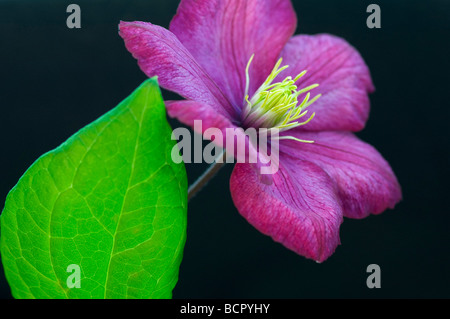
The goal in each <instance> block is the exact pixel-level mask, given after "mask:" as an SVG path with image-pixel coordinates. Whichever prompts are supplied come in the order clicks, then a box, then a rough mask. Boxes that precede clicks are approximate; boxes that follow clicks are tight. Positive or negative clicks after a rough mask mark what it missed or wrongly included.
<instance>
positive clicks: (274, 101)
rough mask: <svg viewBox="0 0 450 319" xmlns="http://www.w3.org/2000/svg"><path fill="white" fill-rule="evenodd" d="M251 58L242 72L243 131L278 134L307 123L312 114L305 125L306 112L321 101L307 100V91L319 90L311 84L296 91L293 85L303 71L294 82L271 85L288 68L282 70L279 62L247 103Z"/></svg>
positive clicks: (318, 96) (308, 93) (285, 137)
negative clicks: (250, 129)
mask: <svg viewBox="0 0 450 319" xmlns="http://www.w3.org/2000/svg"><path fill="white" fill-rule="evenodd" d="M253 57H254V55H252V57H251V58H250V60H249V61H248V64H247V68H246V70H245V75H246V87H245V98H244V104H245V107H244V109H243V112H242V123H243V125H244V126H245V127H255V128H267V129H269V134H270V131H271V130H278V133H281V132H284V131H287V130H290V129H293V128H295V127H299V126H302V125H305V124H307V123H309V121H311V120H312V119H313V118H314V115H315V113H313V114H312V115H311V116H310V117H309V118H308V119H307V120H306V121H302V120H301V119H302V118H304V116H305V115H306V113H308V110H306V108H307V107H308V106H310V105H311V104H313V103H314V102H315V101H317V99H318V98H320V96H321V95H320V94H318V95H316V96H315V97H314V98H312V99H310V97H311V94H310V92H309V91H311V90H312V89H314V88H316V87H318V86H319V84H313V85H310V86H308V87H305V88H302V89H300V88H298V87H297V86H296V85H295V83H296V82H297V81H298V80H300V79H301V78H302V77H303V76H304V75H305V74H306V70H305V71H303V72H301V73H300V74H298V75H297V76H296V77H295V78H294V79H292V77H290V76H288V77H286V78H285V79H284V80H283V81H281V82H276V83H272V82H273V81H274V80H275V78H276V77H277V76H278V75H279V74H280V73H281V72H282V71H284V70H285V69H287V68H288V67H289V66H288V65H285V66H283V67H280V66H281V62H282V60H283V59H281V58H280V59H279V60H278V62H277V64H276V65H275V67H274V68H273V70H272V72H271V73H270V75H269V76H268V77H267V79H266V81H265V82H264V83H263V84H262V85H261V86H260V87H259V89H258V90H257V91H256V92H255V94H253V96H252V97H251V98H250V99H249V96H248V89H249V84H250V77H249V72H248V71H249V68H250V64H251V63H252V60H253ZM303 93H306V95H305V97H304V99H303V100H302V102H301V103H299V102H298V97H299V95H300V94H303ZM278 139H291V140H296V141H299V142H305V143H313V141H307V140H300V139H298V138H295V137H293V136H279V137H278Z"/></svg>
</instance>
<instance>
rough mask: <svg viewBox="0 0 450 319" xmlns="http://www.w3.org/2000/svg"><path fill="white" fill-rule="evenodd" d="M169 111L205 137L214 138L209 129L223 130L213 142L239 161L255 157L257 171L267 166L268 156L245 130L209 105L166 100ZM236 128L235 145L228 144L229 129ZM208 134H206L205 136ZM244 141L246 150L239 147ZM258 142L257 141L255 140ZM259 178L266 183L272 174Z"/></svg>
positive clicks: (172, 115) (270, 180) (254, 166)
mask: <svg viewBox="0 0 450 319" xmlns="http://www.w3.org/2000/svg"><path fill="white" fill-rule="evenodd" d="M165 103H166V108H167V113H168V114H169V116H171V117H175V118H177V119H178V120H179V121H180V122H181V123H183V124H186V125H187V126H190V127H192V128H193V129H194V131H195V132H196V133H199V134H202V135H203V136H204V138H205V139H208V140H212V136H209V135H208V134H206V130H208V129H211V128H213V129H218V130H220V132H221V135H222V139H220V138H218V136H216V135H214V139H213V142H214V143H215V144H216V145H218V146H220V147H222V148H225V149H226V152H227V153H228V154H230V155H232V156H234V158H235V159H236V161H237V162H238V163H249V161H250V159H251V158H253V159H254V161H255V165H253V168H254V169H255V171H256V172H260V169H261V167H263V166H267V165H265V164H263V163H268V162H269V159H268V158H267V156H265V155H263V154H261V153H259V152H258V150H257V147H255V144H254V143H252V142H251V140H250V138H249V137H248V136H247V135H245V132H244V131H243V130H242V129H240V128H238V127H237V126H236V125H234V124H233V123H232V122H231V121H230V120H229V119H228V118H227V117H225V116H223V115H221V114H219V113H217V112H215V111H214V110H213V109H212V108H211V107H210V106H209V105H206V104H204V103H200V102H195V101H166V102H165ZM194 121H201V125H195V122H194ZM230 129H231V130H234V132H236V137H234V136H233V137H232V138H233V140H234V144H233V146H232V145H231V144H227V141H226V140H227V138H231V137H230V136H231V135H229V133H228V132H227V130H230ZM205 135H206V136H205ZM239 139H240V140H241V141H244V145H245V148H244V151H243V152H242V150H241V149H240V148H238V147H237V145H238V144H237V141H238V140H239ZM255 142H256V141H255ZM259 179H260V180H261V181H262V182H263V183H266V184H270V183H271V182H272V178H271V175H262V176H259Z"/></svg>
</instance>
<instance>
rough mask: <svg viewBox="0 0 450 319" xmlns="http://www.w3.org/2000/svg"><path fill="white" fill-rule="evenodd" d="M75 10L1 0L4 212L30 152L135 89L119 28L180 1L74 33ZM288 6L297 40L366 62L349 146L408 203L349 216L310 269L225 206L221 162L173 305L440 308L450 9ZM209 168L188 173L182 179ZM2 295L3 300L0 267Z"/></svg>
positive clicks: (93, 13) (98, 17) (447, 219)
mask: <svg viewBox="0 0 450 319" xmlns="http://www.w3.org/2000/svg"><path fill="white" fill-rule="evenodd" d="M72 2H75V1H63V0H60V1H39V0H33V1H31V0H30V1H19V0H14V1H2V0H0V41H1V44H0V75H1V80H0V105H1V113H0V142H1V144H0V147H1V148H0V149H1V152H2V156H1V157H0V202H1V203H4V199H5V198H6V195H7V193H8V191H9V190H10V189H11V188H12V187H13V186H14V185H15V183H16V182H17V181H18V179H19V178H20V176H21V175H22V174H23V173H24V172H25V170H26V169H27V168H28V167H29V166H30V165H31V164H32V163H33V162H34V161H35V160H36V159H37V158H38V157H39V156H40V155H42V154H43V153H45V152H47V151H49V150H51V149H53V148H55V147H57V146H58V145H59V144H60V143H62V142H63V141H65V140H66V139H67V138H68V137H69V136H71V135H72V134H73V133H75V132H76V131H77V130H78V129H80V128H81V127H83V126H85V125H86V124H88V123H90V122H92V121H93V120H95V119H96V118H98V117H99V116H101V115H102V114H103V113H105V112H107V111H108V110H110V109H111V108H112V107H114V106H115V105H117V104H118V103H119V102H120V101H121V100H122V99H124V98H125V97H127V96H128V95H129V94H130V93H131V92H132V91H133V90H134V89H135V88H136V87H137V86H138V85H139V84H140V83H141V82H142V81H144V80H145V75H144V74H143V73H142V72H141V71H140V70H139V68H138V66H137V64H136V61H135V60H134V59H133V58H132V56H131V54H129V53H128V52H127V51H126V49H125V47H124V44H123V41H122V39H121V38H120V37H119V36H118V34H117V28H118V27H117V25H118V23H119V21H120V20H125V21H130V20H141V21H150V22H152V23H154V24H159V25H162V26H164V27H168V25H169V22H170V19H171V17H172V16H173V15H174V14H175V12H176V8H177V5H178V1H176V0H140V1H138V0H132V1H130V0H128V1H125V0H122V1H99V0H96V1H94V0H90V1H77V2H75V3H77V4H79V5H80V7H81V11H82V12H81V16H82V28H81V29H68V28H67V27H66V18H67V15H68V14H67V13H66V7H67V6H68V5H69V4H70V3H72ZM372 2H375V3H377V4H378V5H380V7H381V12H382V15H381V18H382V28H381V29H368V28H367V26H366V18H367V16H368V13H366V8H367V6H368V5H369V4H370V3H372ZM293 3H294V7H295V9H296V11H297V14H298V17H299V24H298V26H299V27H298V30H297V33H306V34H315V33H323V32H326V33H332V34H335V35H338V36H341V37H343V38H345V39H346V40H348V41H349V42H350V43H351V44H352V45H354V46H355V47H356V48H357V49H358V50H359V51H360V52H361V54H362V56H363V57H364V59H365V61H366V62H367V64H368V65H369V68H370V70H371V72H372V77H373V80H374V83H375V86H376V88H377V91H376V93H375V94H373V95H371V102H372V109H371V116H370V118H369V121H368V124H367V127H366V129H365V130H363V131H362V132H361V133H359V134H358V135H359V136H360V137H361V138H363V139H364V140H365V141H367V142H369V143H371V144H372V145H374V146H375V147H376V148H377V149H378V150H379V151H380V152H381V153H382V154H383V155H384V156H385V158H386V159H387V160H388V161H389V162H390V164H391V166H392V168H393V170H394V171H395V173H396V175H397V177H398V179H399V181H400V184H401V185H402V188H403V197H404V199H403V201H402V202H401V203H400V204H399V205H398V206H397V207H396V208H395V210H389V211H386V212H385V213H383V214H382V215H379V216H371V217H369V218H366V219H364V220H350V219H345V221H344V223H343V225H342V227H341V232H340V234H341V242H342V245H341V246H339V247H338V248H337V250H336V252H335V254H334V255H333V256H331V257H330V258H329V259H328V260H327V261H325V262H324V263H322V264H317V263H315V262H313V261H310V260H307V259H305V258H303V257H301V256H298V255H296V254H295V253H293V252H291V251H289V250H287V249H286V248H284V247H283V246H281V245H279V244H277V243H275V242H273V241H272V240H271V239H270V238H269V237H266V236H264V235H262V234H261V233H259V232H258V231H257V230H255V229H254V228H253V227H252V226H251V225H249V224H248V223H247V222H246V221H245V220H244V219H243V218H242V217H241V216H240V215H239V213H238V212H237V210H236V209H235V208H234V205H233V203H232V201H231V197H230V192H229V186H228V181H229V177H230V174H231V171H232V166H231V165H229V166H227V167H225V168H224V169H223V170H222V171H221V172H220V173H219V175H218V176H217V177H216V178H215V179H214V180H213V181H212V182H211V183H210V184H209V185H208V187H207V188H206V189H204V190H203V191H202V192H201V193H199V194H198V196H197V197H195V198H194V199H193V200H192V201H191V202H190V203H189V210H188V238H187V243H186V247H185V251H184V259H183V263H182V265H181V269H180V280H179V282H178V284H177V286H176V288H175V290H174V297H175V298H448V297H449V296H450V293H449V286H450V267H449V266H450V256H449V244H450V232H449V225H450V211H449V208H448V204H447V203H448V198H449V196H450V195H449V186H448V181H449V179H450V172H449V167H448V165H449V163H450V160H449V159H450V156H449V146H450V144H449V135H450V134H449V120H450V118H449V114H450V112H449V103H448V100H449V99H448V95H449V89H448V88H449V76H448V74H449V73H448V72H449V71H450V69H449V56H450V52H449V43H448V42H449V39H450V24H449V22H450V2H448V1H445V0H441V1H438V0H429V1H410V0H409V1H406V0H405V1H402V0H396V1H393V0H377V1H366V0H352V1H350V0H346V1H343V0H340V1H334V0H328V1H326V0H298V1H293ZM163 93H164V96H165V97H166V98H174V96H173V95H172V94H171V93H168V92H163ZM170 123H171V124H172V126H173V127H177V126H179V124H178V123H177V122H176V121H173V120H171V121H170ZM205 168H206V166H205V165H202V164H201V165H199V164H196V165H193V164H190V165H187V171H188V178H189V182H190V183H192V182H193V181H194V180H195V178H196V177H197V176H198V175H200V174H201V172H202V170H204V169H205ZM2 205H3V204H0V207H2ZM372 263H375V264H378V265H380V267H381V285H382V287H381V289H368V288H367V286H366V278H367V276H368V274H367V273H366V267H367V266H368V265H369V264H372ZM0 298H11V296H10V292H9V288H8V285H7V283H6V280H5V278H4V276H3V271H2V270H1V269H0Z"/></svg>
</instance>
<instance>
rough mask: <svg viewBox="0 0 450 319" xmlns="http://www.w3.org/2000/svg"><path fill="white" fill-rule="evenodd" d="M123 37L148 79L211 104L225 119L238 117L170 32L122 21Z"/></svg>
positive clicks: (142, 23) (148, 24)
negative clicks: (152, 78)
mask: <svg viewBox="0 0 450 319" xmlns="http://www.w3.org/2000/svg"><path fill="white" fill-rule="evenodd" d="M119 27H120V33H119V34H120V36H121V37H122V38H123V39H124V40H125V45H126V47H127V49H128V51H130V52H131V53H132V54H133V56H134V57H135V58H136V59H137V60H138V63H139V66H140V68H141V69H142V70H143V71H144V72H145V74H146V75H147V76H149V77H153V76H158V81H159V84H160V85H161V86H162V87H163V88H165V89H167V90H170V91H173V92H176V93H178V94H180V95H181V96H183V97H185V98H187V99H192V100H195V101H200V102H203V103H206V104H208V105H210V106H211V107H212V108H213V109H215V110H216V111H217V112H218V113H220V114H222V115H225V116H228V117H230V116H233V115H236V113H235V110H234V109H233V108H232V106H231V105H230V103H229V102H228V101H227V99H226V98H225V97H224V95H223V93H222V92H221V90H220V89H219V88H218V87H217V85H216V84H215V83H214V81H213V80H211V78H210V77H209V76H208V75H207V73H205V71H204V69H203V68H202V67H201V66H199V65H198V63H197V62H196V61H195V59H194V58H193V57H192V55H191V54H190V53H189V52H188V50H186V48H185V47H184V46H183V45H182V44H181V43H180V41H179V40H178V39H177V38H176V36H175V35H173V34H172V33H171V32H170V31H168V30H166V29H164V28H162V27H159V26H156V25H153V24H151V23H145V22H123V21H122V22H121V23H120V26H119Z"/></svg>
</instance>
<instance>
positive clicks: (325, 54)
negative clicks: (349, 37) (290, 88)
mask: <svg viewBox="0 0 450 319" xmlns="http://www.w3.org/2000/svg"><path fill="white" fill-rule="evenodd" d="M281 56H282V57H283V58H284V60H283V61H284V64H287V65H289V68H288V69H287V70H286V71H285V72H283V73H282V74H281V75H280V76H283V77H285V76H287V75H291V76H292V77H295V76H296V75H297V74H299V73H300V72H302V71H303V70H307V71H308V72H307V73H306V75H305V76H304V77H303V78H302V79H301V80H300V81H299V84H300V87H307V86H309V85H312V84H315V83H317V84H319V85H320V86H319V87H318V88H316V89H314V90H312V91H311V96H312V97H314V96H315V95H317V94H319V93H321V94H322V97H321V98H320V99H319V100H318V101H316V102H315V103H314V104H313V105H311V106H310V112H311V114H312V112H316V117H315V118H314V120H313V121H311V122H310V123H308V125H305V126H302V129H303V130H311V131H321V130H328V131H335V130H336V131H337V130H343V131H353V132H356V131H359V130H361V129H363V128H364V126H365V123H366V121H367V118H368V116H369V109H370V102H369V97H368V93H372V92H373V91H374V86H373V84H372V80H371V77H370V72H369V69H368V67H367V66H366V64H365V62H364V60H363V59H362V58H361V56H360V54H359V53H358V52H357V51H356V49H355V48H353V47H352V46H351V45H350V44H348V43H347V42H346V41H345V40H343V39H341V38H338V37H335V36H332V35H327V34H321V35H315V36H308V35H300V36H295V37H293V38H292V39H291V40H290V41H289V42H288V43H287V45H286V47H285V48H284V49H283V51H282V52H281ZM301 99H302V97H301V96H300V97H299V100H301Z"/></svg>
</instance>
